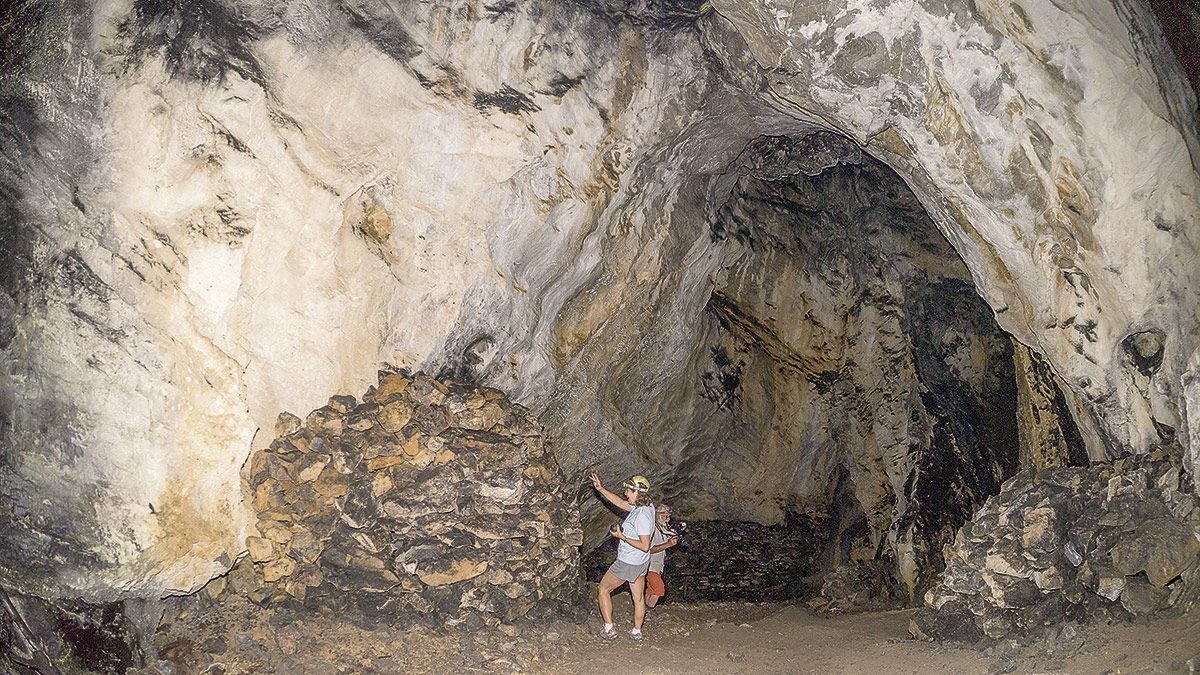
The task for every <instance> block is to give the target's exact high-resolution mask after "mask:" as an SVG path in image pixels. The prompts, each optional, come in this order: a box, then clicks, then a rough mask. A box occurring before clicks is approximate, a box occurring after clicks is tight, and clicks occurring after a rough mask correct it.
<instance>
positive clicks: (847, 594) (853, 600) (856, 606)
mask: <svg viewBox="0 0 1200 675" xmlns="http://www.w3.org/2000/svg"><path fill="white" fill-rule="evenodd" d="M894 569H895V563H893V562H891V561H890V560H869V561H861V562H854V563H849V564H846V565H839V566H838V567H836V568H834V569H833V571H831V572H829V573H828V574H826V575H825V578H824V580H823V581H822V582H821V594H820V595H819V596H817V597H815V598H813V599H812V600H810V601H809V602H808V606H809V607H811V608H813V609H816V610H820V611H822V612H824V613H826V614H839V613H842V612H863V611H868V610H880V609H887V608H892V607H898V606H901V605H902V604H903V602H902V600H901V598H902V595H903V592H902V591H901V590H900V588H899V584H898V582H897V581H896V578H895V576H896V575H895V572H894Z"/></svg>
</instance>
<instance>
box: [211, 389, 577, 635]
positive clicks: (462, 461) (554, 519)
mask: <svg viewBox="0 0 1200 675" xmlns="http://www.w3.org/2000/svg"><path fill="white" fill-rule="evenodd" d="M276 433H277V434H280V435H279V437H278V438H277V439H276V440H275V441H273V442H272V443H271V445H270V446H269V447H268V448H265V449H263V450H260V451H258V452H256V453H255V455H254V456H253V457H252V458H251V462H250V469H249V486H250V491H251V493H252V494H253V495H254V500H253V508H254V510H255V513H256V515H257V519H258V525H257V531H258V535H257V536H251V537H249V538H248V539H247V541H246V544H247V547H248V549H249V556H248V557H247V558H246V559H243V560H242V562H241V563H239V565H238V566H237V567H235V568H234V570H233V572H231V579H230V581H231V583H228V584H225V585H223V588H224V589H225V590H227V591H229V592H233V593H240V594H244V595H246V596H248V597H249V598H250V599H251V600H253V601H255V602H258V603H261V604H267V603H283V604H285V605H289V604H290V605H293V606H300V605H302V606H304V607H306V608H308V609H310V610H318V609H331V610H336V611H337V612H338V613H339V614H340V615H342V616H344V617H351V616H357V617H362V618H364V619H370V620H373V621H382V622H385V623H393V624H411V623H415V622H426V623H428V624H430V625H431V626H433V627H435V628H438V629H442V628H446V627H450V626H458V625H460V624H462V625H465V627H466V628H468V629H469V628H477V627H479V626H482V625H489V626H498V625H500V624H501V623H504V624H510V623H512V622H514V621H516V620H518V619H522V618H525V617H527V616H528V615H529V613H530V612H531V611H532V610H534V609H535V608H539V609H542V610H546V609H547V608H551V606H556V607H559V608H560V609H561V608H562V606H564V605H569V604H571V603H572V602H574V601H576V600H577V597H576V594H577V592H578V590H579V546H580V544H582V543H583V534H582V532H581V531H580V530H579V526H578V522H579V513H578V509H577V508H576V505H575V502H574V499H573V498H571V497H567V496H566V495H570V492H569V491H567V490H564V488H563V482H562V480H563V477H562V474H561V472H560V470H559V467H558V463H557V462H556V461H555V459H554V457H553V455H552V454H551V453H550V451H549V449H548V448H547V447H546V446H545V444H544V443H543V441H542V437H541V430H540V428H539V426H538V424H537V421H536V420H534V419H533V418H532V416H531V415H530V414H529V412H528V411H527V410H525V409H524V408H521V407H520V406H514V405H512V404H511V403H509V401H508V400H507V399H506V398H505V397H504V395H503V394H501V393H500V392H498V391H496V390H494V389H480V388H477V387H471V386H464V385H462V384H460V383H455V382H447V383H443V382H440V381H438V380H435V379H432V378H429V377H427V376H421V375H418V376H416V377H415V378H409V377H406V376H404V375H401V374H395V373H393V374H386V375H382V376H381V377H380V380H379V385H378V387H372V388H370V389H368V390H367V393H366V394H365V395H364V397H363V402H362V403H358V402H357V401H356V400H355V399H354V397H352V396H335V397H333V398H332V399H330V401H329V404H328V405H326V406H324V407H321V408H318V409H317V410H314V411H313V412H311V413H309V415H308V416H307V418H306V419H305V420H304V422H303V423H301V421H300V420H299V418H296V417H295V416H293V415H290V414H287V413H285V414H284V415H281V416H280V419H279V423H278V425H277V426H276ZM551 609H552V608H551Z"/></svg>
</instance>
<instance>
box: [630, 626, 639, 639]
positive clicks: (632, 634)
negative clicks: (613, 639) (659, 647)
mask: <svg viewBox="0 0 1200 675" xmlns="http://www.w3.org/2000/svg"><path fill="white" fill-rule="evenodd" d="M629 637H631V638H633V639H634V640H641V639H642V630H641V629H640V628H630V629H629Z"/></svg>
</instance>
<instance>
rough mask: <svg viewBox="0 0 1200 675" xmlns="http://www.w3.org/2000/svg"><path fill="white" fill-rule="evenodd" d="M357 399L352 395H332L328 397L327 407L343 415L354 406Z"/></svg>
mask: <svg viewBox="0 0 1200 675" xmlns="http://www.w3.org/2000/svg"><path fill="white" fill-rule="evenodd" d="M357 403H358V401H356V400H355V399H354V397H353V396H344V395H342V396H333V397H331V398H330V399H329V403H328V407H329V409H330V410H333V411H334V412H336V413H338V414H341V415H345V414H346V413H348V412H350V410H351V409H353V408H354V406H355V404H357Z"/></svg>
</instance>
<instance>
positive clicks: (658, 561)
mask: <svg viewBox="0 0 1200 675" xmlns="http://www.w3.org/2000/svg"><path fill="white" fill-rule="evenodd" d="M654 525H655V527H654V534H652V535H650V546H651V548H653V547H655V546H658V545H659V544H665V543H667V540H668V539H670V537H668V536H667V535H665V534H663V531H662V528H661V527H658V523H657V522H656V523H655V524H654ZM666 562H667V552H666V551H659V552H658V553H651V554H650V571H651V572H658V573H659V574H662V571H663V564H665V563H666Z"/></svg>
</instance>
